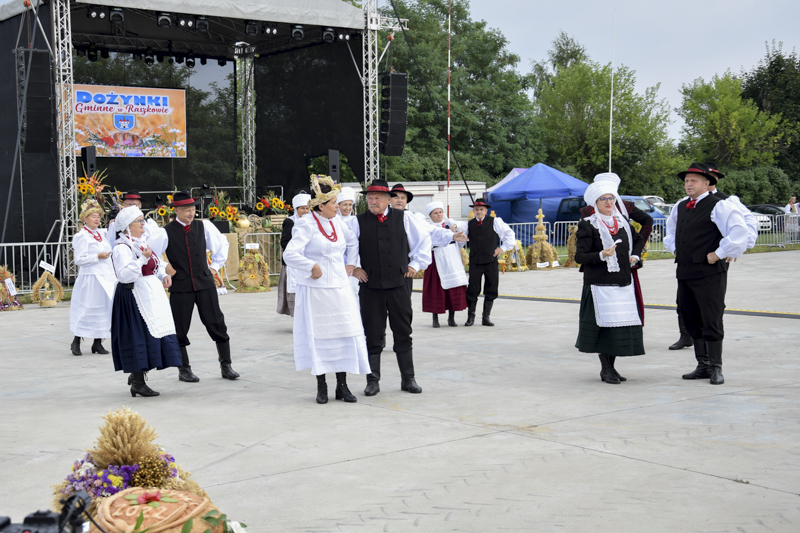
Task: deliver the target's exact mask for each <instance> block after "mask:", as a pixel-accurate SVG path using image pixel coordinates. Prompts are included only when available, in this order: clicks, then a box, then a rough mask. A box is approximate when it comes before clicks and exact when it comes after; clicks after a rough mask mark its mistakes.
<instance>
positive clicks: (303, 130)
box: [255, 35, 364, 200]
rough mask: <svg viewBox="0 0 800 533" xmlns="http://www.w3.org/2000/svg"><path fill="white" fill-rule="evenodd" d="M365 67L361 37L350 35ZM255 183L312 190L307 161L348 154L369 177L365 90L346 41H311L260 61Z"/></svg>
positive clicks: (289, 193) (360, 172) (358, 175)
mask: <svg viewBox="0 0 800 533" xmlns="http://www.w3.org/2000/svg"><path fill="white" fill-rule="evenodd" d="M350 47H351V48H352V50H353V55H354V56H355V57H356V58H357V60H358V65H359V69H360V68H361V36H360V35H353V37H352V38H351V39H350ZM255 90H256V165H257V168H258V174H257V177H256V182H257V184H258V186H259V193H261V191H262V190H263V188H265V187H266V186H269V185H283V187H284V194H285V197H286V198H288V199H289V200H291V197H292V195H293V194H295V193H296V192H297V191H298V190H300V189H305V190H308V189H309V182H308V167H307V160H308V158H312V157H315V156H320V155H325V156H327V155H328V149H333V150H339V151H340V152H341V153H343V154H345V155H346V156H347V158H348V160H349V163H350V166H351V168H352V169H353V172H354V173H355V175H356V178H357V179H358V180H359V181H363V180H364V127H363V120H364V108H363V92H364V91H363V89H362V86H361V79H360V78H359V74H358V71H357V70H356V67H355V65H354V64H353V59H352V57H351V56H350V52H349V51H348V49H347V44H345V43H340V42H335V43H332V44H320V45H312V46H309V47H307V48H301V49H298V50H293V51H290V52H284V53H280V54H274V55H269V56H262V57H258V58H256V60H255Z"/></svg>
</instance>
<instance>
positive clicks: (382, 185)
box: [359, 180, 397, 196]
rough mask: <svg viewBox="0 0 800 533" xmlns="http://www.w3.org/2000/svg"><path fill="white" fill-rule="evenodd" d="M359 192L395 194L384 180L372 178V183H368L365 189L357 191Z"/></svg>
mask: <svg viewBox="0 0 800 533" xmlns="http://www.w3.org/2000/svg"><path fill="white" fill-rule="evenodd" d="M359 192H361V194H367V193H369V192H385V193H386V194H388V195H389V196H397V194H395V193H394V192H392V190H391V189H390V188H389V184H388V183H386V180H372V183H370V184H369V187H367V190H365V191H359Z"/></svg>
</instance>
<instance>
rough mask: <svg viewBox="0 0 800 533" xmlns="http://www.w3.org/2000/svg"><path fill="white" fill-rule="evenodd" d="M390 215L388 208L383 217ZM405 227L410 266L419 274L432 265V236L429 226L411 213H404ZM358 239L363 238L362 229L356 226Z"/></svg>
mask: <svg viewBox="0 0 800 533" xmlns="http://www.w3.org/2000/svg"><path fill="white" fill-rule="evenodd" d="M388 214H389V208H388V207H387V208H386V209H385V210H384V212H383V215H384V216H386V215H388ZM403 215H404V216H403V227H404V228H405V230H406V236H407V237H408V249H409V253H408V266H410V267H411V268H413V269H414V270H416V271H417V272H419V271H420V270H425V269H426V268H428V266H429V265H430V264H431V261H432V259H431V236H430V233H429V232H428V228H427V226H428V225H427V224H425V223H423V222H422V221H420V220H419V219H418V218H417V217H416V216H414V214H412V213H411V212H410V211H403ZM355 234H356V238H358V237H360V236H361V227H360V226H359V225H358V223H356V224H355Z"/></svg>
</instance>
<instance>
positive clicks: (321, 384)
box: [317, 374, 328, 403]
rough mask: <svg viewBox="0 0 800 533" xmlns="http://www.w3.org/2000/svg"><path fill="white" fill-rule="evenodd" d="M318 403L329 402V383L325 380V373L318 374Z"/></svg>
mask: <svg viewBox="0 0 800 533" xmlns="http://www.w3.org/2000/svg"><path fill="white" fill-rule="evenodd" d="M317 403H328V384H327V383H326V382H325V374H320V375H319V376H317Z"/></svg>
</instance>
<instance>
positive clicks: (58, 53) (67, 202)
mask: <svg viewBox="0 0 800 533" xmlns="http://www.w3.org/2000/svg"><path fill="white" fill-rule="evenodd" d="M50 6H51V9H52V19H53V54H54V58H53V62H54V65H53V67H54V68H53V71H54V73H55V78H56V79H55V81H56V91H55V93H56V115H57V116H56V121H57V124H56V134H57V143H58V144H57V151H58V196H59V204H60V207H61V237H60V239H59V241H60V242H67V241H70V240H71V238H72V235H73V234H74V233H75V232H76V231H77V230H78V191H77V189H76V187H75V186H76V185H77V181H78V176H77V168H76V157H75V147H76V143H75V102H74V96H73V92H72V19H71V17H70V0H53V1H52V2H51V3H50ZM63 252H64V253H62V254H61V261H62V269H63V270H62V272H64V274H65V275H67V276H72V275H73V274H75V270H76V269H75V263H74V260H73V258H72V256H71V255H70V254H69V253H68V250H66V249H65V250H63Z"/></svg>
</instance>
